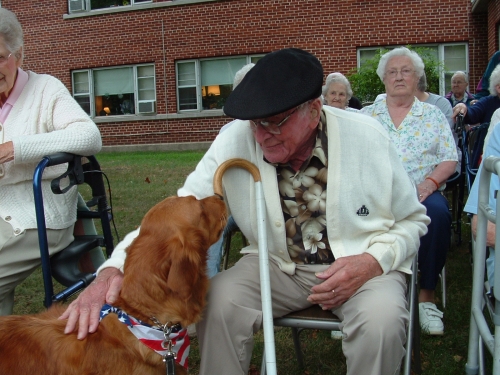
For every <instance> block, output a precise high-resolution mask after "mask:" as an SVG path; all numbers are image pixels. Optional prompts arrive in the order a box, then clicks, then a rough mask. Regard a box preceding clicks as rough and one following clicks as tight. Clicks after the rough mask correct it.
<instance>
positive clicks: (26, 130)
mask: <svg viewBox="0 0 500 375" xmlns="http://www.w3.org/2000/svg"><path fill="white" fill-rule="evenodd" d="M28 76H29V79H28V82H27V84H26V86H25V87H24V89H23V91H22V93H21V95H20V97H19V99H18V100H17V101H16V103H15V104H14V106H13V107H12V110H11V111H10V114H9V116H8V117H7V120H6V121H5V123H4V124H0V141H1V142H3V143H4V142H8V141H12V142H13V144H14V160H13V161H10V162H7V163H4V164H1V165H0V217H1V218H2V219H3V220H5V221H7V222H9V223H10V224H11V225H12V228H13V231H14V234H15V235H19V234H21V233H22V232H23V231H24V230H26V229H30V228H36V216H35V207H34V198H33V172H34V170H35V167H36V165H37V164H38V162H39V161H40V160H41V159H42V158H43V157H44V156H45V155H50V154H53V153H55V152H70V153H76V154H81V155H85V156H88V155H93V154H96V153H97V152H99V151H100V150H101V146H102V142H101V135H100V132H99V129H98V128H97V126H96V125H95V124H94V122H93V121H92V120H91V119H90V117H89V116H88V115H87V114H86V113H85V112H84V111H83V109H82V108H81V107H80V105H79V104H78V103H77V102H76V101H75V100H74V99H73V97H72V96H71V95H70V93H69V92H68V90H67V89H66V87H65V86H64V85H63V84H62V83H61V82H60V81H59V80H58V79H56V78H54V77H52V76H49V75H43V74H36V73H33V72H28ZM65 169H66V166H64V165H63V166H56V167H49V168H46V170H45V171H46V172H45V173H44V175H43V178H44V180H43V184H42V185H43V197H44V205H45V219H46V222H47V228H50V229H62V228H67V227H69V226H70V225H72V224H73V223H74V222H75V220H76V202H77V190H76V188H74V189H72V191H70V192H68V193H66V194H63V195H54V194H53V193H52V192H51V191H50V180H51V179H52V178H54V177H55V176H57V175H58V174H59V173H60V172H62V171H64V170H65Z"/></svg>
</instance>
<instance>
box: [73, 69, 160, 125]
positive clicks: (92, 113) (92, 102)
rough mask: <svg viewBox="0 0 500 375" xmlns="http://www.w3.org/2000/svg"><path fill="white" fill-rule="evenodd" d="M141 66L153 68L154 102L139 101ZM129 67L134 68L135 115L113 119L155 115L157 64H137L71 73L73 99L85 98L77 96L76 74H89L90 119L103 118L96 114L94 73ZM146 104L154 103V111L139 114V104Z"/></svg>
mask: <svg viewBox="0 0 500 375" xmlns="http://www.w3.org/2000/svg"><path fill="white" fill-rule="evenodd" d="M141 66H153V82H154V94H155V97H154V100H141V101H139V87H138V86H139V85H138V78H137V68H138V67H141ZM127 67H132V68H133V69H132V74H133V80H134V114H126V115H118V116H111V117H119V118H121V117H123V116H143V115H148V114H155V113H156V111H157V109H156V105H157V95H156V67H155V64H149V63H147V64H136V65H118V66H110V67H105V68H93V69H77V70H73V71H72V72H71V85H72V93H73V97H75V95H76V96H83V94H75V83H74V79H73V77H74V75H73V74H74V73H81V72H87V73H88V75H89V95H90V117H92V118H100V117H102V116H96V113H95V95H94V71H96V70H108V69H118V68H127ZM144 102H153V104H152V105H153V111H152V112H139V103H144Z"/></svg>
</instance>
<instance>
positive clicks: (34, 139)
mask: <svg viewBox="0 0 500 375" xmlns="http://www.w3.org/2000/svg"><path fill="white" fill-rule="evenodd" d="M50 85H51V86H50V87H51V89H50V92H44V97H45V96H46V95H50V100H49V101H48V102H47V101H43V100H42V102H41V103H37V104H38V105H40V106H41V107H44V108H40V110H41V111H45V112H44V113H42V114H40V115H39V116H38V117H37V118H35V119H32V117H30V121H37V123H35V124H33V125H30V126H32V127H34V128H36V129H38V133H37V134H28V135H20V136H13V137H12V143H13V146H14V163H16V164H19V163H27V162H37V161H39V160H40V159H41V158H42V157H44V156H45V155H50V154H53V153H56V152H69V153H74V154H78V155H84V156H88V155H95V154H97V153H98V152H99V151H100V150H101V147H102V140H101V134H100V132H99V129H98V128H97V126H96V125H95V124H94V122H93V121H92V119H91V118H90V117H89V116H88V115H87V113H85V111H84V110H83V109H82V108H81V107H80V105H79V104H78V103H77V102H76V101H75V100H74V99H73V97H72V96H71V94H70V93H69V92H68V90H67V89H66V87H65V86H64V85H63V84H62V83H61V82H60V81H58V80H56V79H55V78H53V79H52V80H51V81H50ZM26 87H28V86H26ZM47 90H48V89H47ZM10 116H15V113H14V112H13V111H11V114H10V115H9V118H10ZM13 120H15V118H13Z"/></svg>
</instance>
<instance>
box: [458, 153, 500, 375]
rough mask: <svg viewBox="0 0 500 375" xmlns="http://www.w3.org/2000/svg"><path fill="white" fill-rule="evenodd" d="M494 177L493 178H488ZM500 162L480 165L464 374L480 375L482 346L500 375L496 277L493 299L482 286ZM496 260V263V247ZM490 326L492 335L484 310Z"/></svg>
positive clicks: (499, 285)
mask: <svg viewBox="0 0 500 375" xmlns="http://www.w3.org/2000/svg"><path fill="white" fill-rule="evenodd" d="M492 174H495V175H496V176H492ZM499 176H500V158H499V157H494V156H490V157H488V158H487V159H485V160H484V161H483V170H482V172H481V177H480V180H479V201H478V213H477V215H478V223H477V234H476V241H475V243H474V242H473V273H472V300H471V320H470V333H469V346H468V356H467V363H466V365H465V372H466V374H478V372H479V373H481V374H483V373H484V363H483V360H482V352H483V344H486V348H487V349H488V350H489V352H490V354H491V355H492V356H493V374H494V375H499V374H500V277H496V276H495V281H494V286H493V295H490V292H491V290H490V288H489V286H488V285H487V283H485V261H486V249H487V247H486V233H487V225H488V220H489V221H491V222H493V223H496V215H495V213H494V211H493V210H492V208H491V207H490V206H489V189H490V180H491V178H500V177H499ZM496 212H497V213H498V212H500V199H497V203H496ZM495 243H496V244H499V243H500V231H496V233H495ZM495 256H496V259H500V258H498V257H500V252H499V249H498V247H497V248H496V249H495ZM495 275H500V262H495ZM485 306H486V310H487V311H488V314H489V316H490V318H491V320H492V322H493V325H494V334H492V332H491V330H490V328H489V325H488V321H487V319H486V316H485V313H484V311H483V310H484V307H485Z"/></svg>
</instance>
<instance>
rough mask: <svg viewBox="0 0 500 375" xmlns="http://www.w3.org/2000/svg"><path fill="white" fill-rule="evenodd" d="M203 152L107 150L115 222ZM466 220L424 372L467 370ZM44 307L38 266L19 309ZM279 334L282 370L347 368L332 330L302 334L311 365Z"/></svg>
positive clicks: (426, 348)
mask: <svg viewBox="0 0 500 375" xmlns="http://www.w3.org/2000/svg"><path fill="white" fill-rule="evenodd" d="M203 153H204V151H199V152H194V151H186V152H134V153H103V154H100V155H98V156H97V158H98V160H99V162H100V164H101V167H102V170H103V171H104V172H105V173H106V176H107V178H108V179H109V181H110V192H111V199H112V204H113V213H114V218H115V224H116V227H117V230H118V233H119V235H120V237H121V238H123V236H124V235H125V234H127V233H128V232H129V231H131V230H133V229H135V228H136V227H137V226H138V225H140V222H141V219H142V217H143V216H144V214H145V213H146V212H147V211H148V210H149V209H150V208H151V207H152V206H153V205H154V204H156V203H157V202H159V201H160V200H162V199H163V198H165V197H168V196H171V195H175V194H176V191H177V189H178V188H179V187H180V186H182V184H183V181H184V180H185V178H186V177H187V175H188V174H189V173H190V172H191V171H193V170H194V168H195V166H196V164H197V162H198V161H199V160H200V159H201V157H202V156H203ZM82 194H85V191H82ZM464 221H465V223H464V224H463V234H462V244H461V245H460V246H453V248H452V249H451V250H450V252H449V256H448V260H447V264H446V271H447V301H446V308H445V309H444V313H445V317H444V324H445V334H444V335H443V336H441V337H430V336H422V350H421V353H420V357H421V359H422V364H423V373H424V374H436V375H437V374H439V375H446V374H450V375H452V374H453V375H454V374H463V373H464V372H465V362H466V360H467V344H468V327H469V316H470V298H471V283H472V282H471V280H472V272H471V266H470V256H469V238H470V231H469V226H468V225H467V220H465V219H464ZM240 247H241V239H239V238H238V239H237V240H236V241H234V243H233V246H232V250H231V259H230V262H234V261H235V260H236V258H237V257H238V248H240ZM437 295H438V296H439V298H441V290H438V291H437ZM438 307H440V308H442V305H441V304H440V303H438ZM41 310H43V285H42V278H41V272H38V271H37V272H35V273H34V274H33V275H32V276H31V277H29V278H28V279H27V280H26V281H25V282H24V283H22V284H21V285H20V286H19V287H18V288H17V290H16V304H15V313H16V314H27V313H34V312H38V311H41ZM275 335H276V356H277V365H278V372H279V374H282V375H294V374H297V375H303V374H308V375H313V374H318V375H319V374H333V375H337V374H345V372H346V367H345V361H344V358H343V355H342V351H341V345H340V342H338V341H332V340H331V338H330V333H329V332H326V331H315V330H307V331H304V332H303V333H302V334H301V338H302V345H303V350H304V354H305V361H306V369H300V368H299V367H298V365H297V362H296V360H295V353H294V348H293V343H292V339H291V334H290V330H289V329H286V328H276V331H275ZM262 342H263V336H262V333H261V332H260V333H259V334H257V335H256V346H255V350H254V354H253V359H252V364H251V370H250V372H249V374H252V375H257V374H259V373H260V363H261V358H262V357H261V355H262V350H263V344H262ZM214 360H217V359H214ZM189 361H190V367H191V369H190V374H198V366H199V353H198V345H197V341H196V339H193V340H192V347H191V354H190V359H189Z"/></svg>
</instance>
